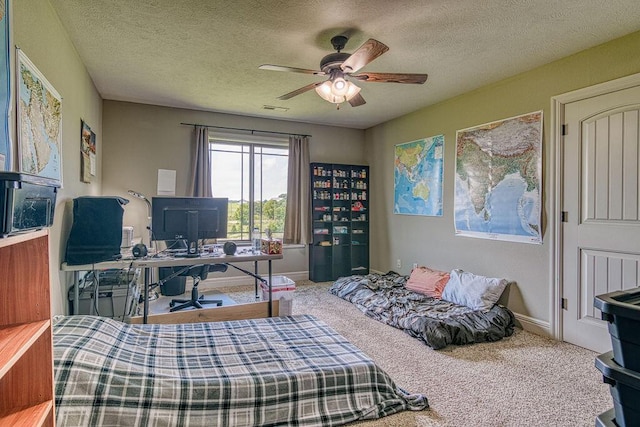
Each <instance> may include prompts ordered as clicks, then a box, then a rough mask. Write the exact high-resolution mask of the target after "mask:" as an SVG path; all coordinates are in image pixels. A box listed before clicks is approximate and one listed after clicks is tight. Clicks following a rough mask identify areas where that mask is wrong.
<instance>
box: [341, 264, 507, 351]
mask: <svg viewBox="0 0 640 427" xmlns="http://www.w3.org/2000/svg"><path fill="white" fill-rule="evenodd" d="M407 279H408V277H407V276H403V275H400V274H398V273H395V272H392V271H390V272H389V273H387V274H378V273H371V274H368V275H366V276H359V275H356V276H348V277H341V278H340V279H338V280H336V281H335V282H334V283H333V284H332V285H331V288H329V292H330V293H332V294H334V295H337V296H339V297H340V298H342V299H345V300H347V301H349V302H351V303H352V304H354V305H355V306H356V307H358V309H359V310H360V311H362V312H363V313H364V314H366V315H367V316H369V317H372V318H374V319H376V320H378V321H380V322H383V323H386V324H387V325H390V326H393V327H396V328H398V329H402V330H404V331H405V332H406V333H407V334H409V335H411V336H412V337H414V338H418V339H420V340H422V341H423V342H424V343H425V344H427V345H428V346H430V347H432V348H434V349H436V350H438V349H441V348H444V347H446V346H448V345H450V344H455V345H463V344H472V343H478V342H485V341H498V340H500V339H502V338H504V337H508V336H510V335H512V334H513V328H514V326H515V318H514V315H513V313H512V312H511V311H510V310H509V309H508V308H507V307H504V306H501V305H499V304H496V305H494V306H493V307H492V308H491V310H489V311H487V312H483V311H475V310H473V309H471V308H469V307H464V306H461V305H457V304H454V303H452V302H448V301H445V300H441V299H436V298H431V297H428V296H426V295H422V294H419V293H416V292H413V291H411V290H409V289H407V288H406V287H405V284H406V282H407Z"/></svg>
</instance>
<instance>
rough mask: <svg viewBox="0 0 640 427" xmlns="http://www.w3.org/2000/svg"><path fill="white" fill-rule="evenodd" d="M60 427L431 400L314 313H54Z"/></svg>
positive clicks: (279, 414)
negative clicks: (172, 317) (187, 318)
mask: <svg viewBox="0 0 640 427" xmlns="http://www.w3.org/2000/svg"><path fill="white" fill-rule="evenodd" d="M53 345H54V365H55V394H56V422H57V424H58V425H59V426H180V425H190V426H196V425H206V426H233V427H236V426H275V425H278V426H332V425H341V424H345V423H348V422H351V421H355V420H361V419H374V418H379V417H382V416H385V415H389V414H393V413H396V412H399V411H403V410H406V409H412V410H420V409H424V408H426V407H428V403H427V399H426V398H425V397H424V396H423V395H410V394H408V393H406V392H405V391H403V390H402V389H400V388H398V387H397V386H396V385H395V384H394V382H393V381H392V380H391V378H389V376H388V375H387V374H386V373H385V372H384V371H382V370H381V369H380V368H378V367H377V366H376V365H375V363H374V362H373V361H372V360H371V359H370V358H369V357H367V356H366V355H365V354H364V353H362V351H360V350H359V349H358V348H356V347H355V346H353V345H352V344H351V343H349V342H348V341H347V340H346V339H345V338H344V337H342V336H341V335H339V334H338V333H337V332H335V331H334V330H332V329H331V328H329V327H328V326H327V325H326V324H325V323H324V322H322V321H320V320H318V319H316V318H314V317H312V316H291V317H274V318H268V319H256V320H243V321H229V322H215V323H192V324H180V325H128V324H125V323H121V322H118V321H115V320H111V319H108V318H101V317H95V316H66V317H65V316H62V317H58V318H56V319H55V320H54V335H53Z"/></svg>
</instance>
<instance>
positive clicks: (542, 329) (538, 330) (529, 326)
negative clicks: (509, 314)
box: [513, 313, 553, 338]
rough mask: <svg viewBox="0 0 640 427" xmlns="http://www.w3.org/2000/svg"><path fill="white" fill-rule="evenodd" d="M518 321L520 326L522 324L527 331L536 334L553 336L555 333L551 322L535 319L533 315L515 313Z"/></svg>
mask: <svg viewBox="0 0 640 427" xmlns="http://www.w3.org/2000/svg"><path fill="white" fill-rule="evenodd" d="M513 314H514V316H515V318H516V322H517V323H519V325H518V326H521V327H522V329H524V330H525V331H528V332H531V333H534V334H536V335H542V336H544V337H548V338H553V334H552V333H551V326H550V325H549V322H544V321H542V320H539V319H535V318H533V317H529V316H525V315H524V314H519V313H513Z"/></svg>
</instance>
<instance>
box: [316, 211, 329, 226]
mask: <svg viewBox="0 0 640 427" xmlns="http://www.w3.org/2000/svg"><path fill="white" fill-rule="evenodd" d="M332 219H333V217H332V216H331V212H328V211H326V212H314V213H313V222H316V223H328V222H332Z"/></svg>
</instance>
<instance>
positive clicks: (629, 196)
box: [561, 86, 640, 352]
mask: <svg viewBox="0 0 640 427" xmlns="http://www.w3.org/2000/svg"><path fill="white" fill-rule="evenodd" d="M639 117H640V87H638V86H636V87H632V88H629V89H625V90H621V91H615V92H612V93H608V94H605V95H600V96H596V97H592V98H588V99H584V100H580V101H576V102H571V103H568V104H566V105H565V122H566V124H567V128H568V132H567V135H566V136H565V137H564V141H563V144H564V145H563V178H562V180H563V181H562V192H563V197H562V210H563V211H566V212H567V213H568V221H567V222H564V223H563V224H562V234H561V238H562V293H563V297H564V298H565V299H566V300H567V310H566V311H564V313H563V321H562V331H563V339H564V340H565V341H568V342H571V343H573V344H577V345H580V346H582V347H586V348H590V349H592V350H594V351H598V352H605V351H608V350H609V349H610V348H611V342H610V337H609V333H608V330H607V325H606V323H605V322H603V321H602V320H600V312H599V311H598V310H597V309H595V308H594V307H593V298H594V297H595V296H596V295H599V294H603V293H608V292H612V291H615V290H620V289H629V288H633V287H636V286H640V283H639V279H640V267H639V266H640V203H639V200H640V194H639V188H640V174H639V173H638V165H639V163H640V159H639V154H640V140H639V131H638V130H639V127H640V120H639Z"/></svg>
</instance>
